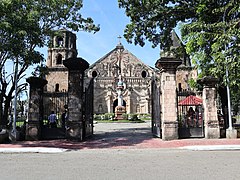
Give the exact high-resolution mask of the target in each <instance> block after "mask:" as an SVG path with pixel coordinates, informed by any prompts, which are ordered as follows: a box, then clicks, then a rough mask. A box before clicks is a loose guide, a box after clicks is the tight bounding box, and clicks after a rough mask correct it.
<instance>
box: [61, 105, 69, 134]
mask: <svg viewBox="0 0 240 180" xmlns="http://www.w3.org/2000/svg"><path fill="white" fill-rule="evenodd" d="M67 116H68V115H67V110H66V109H65V111H64V112H63V113H62V128H64V129H65V124H66V120H67Z"/></svg>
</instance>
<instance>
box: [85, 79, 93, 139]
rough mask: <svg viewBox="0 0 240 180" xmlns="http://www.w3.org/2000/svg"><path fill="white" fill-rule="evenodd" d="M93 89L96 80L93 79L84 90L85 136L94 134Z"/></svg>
mask: <svg viewBox="0 0 240 180" xmlns="http://www.w3.org/2000/svg"><path fill="white" fill-rule="evenodd" d="M93 89H94V80H93V79H91V80H90V83H89V85H88V87H87V88H85V92H84V106H83V107H84V112H83V137H84V138H85V137H88V136H91V135H92V134H93V96H94V94H93Z"/></svg>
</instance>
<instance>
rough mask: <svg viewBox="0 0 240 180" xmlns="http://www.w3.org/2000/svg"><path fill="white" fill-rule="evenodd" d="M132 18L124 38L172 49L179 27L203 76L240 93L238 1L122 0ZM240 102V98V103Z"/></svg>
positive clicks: (239, 22)
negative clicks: (216, 80) (228, 83)
mask: <svg viewBox="0 0 240 180" xmlns="http://www.w3.org/2000/svg"><path fill="white" fill-rule="evenodd" d="M118 1H119V7H120V8H124V9H125V11H126V15H127V16H128V17H130V20H131V21H130V23H129V24H128V25H127V26H126V28H125V34H124V37H125V38H126V39H127V41H128V42H130V43H132V42H134V43H135V44H139V45H141V46H144V44H145V41H150V42H152V44H153V46H155V47H156V46H157V45H159V44H160V47H161V48H162V49H169V48H170V46H171V43H172V42H171V36H170V33H171V31H172V29H173V28H176V26H177V25H179V27H180V29H181V36H182V40H183V42H184V44H185V48H186V51H187V53H188V54H189V55H190V57H191V59H192V61H193V64H195V65H196V66H197V68H198V70H199V71H200V72H201V73H200V76H206V75H211V76H215V77H218V78H219V79H220V82H222V85H226V67H227V68H228V72H229V80H230V85H231V91H232V93H233V95H234V96H236V95H237V94H239V93H240V91H239V89H240V80H239V79H240V71H239V69H240V61H239V57H240V54H239V53H240V31H239V27H240V1H238V0H214V1H213V0H192V1H186V0H139V1H136V0H118ZM239 100H240V99H239V98H238V101H239Z"/></svg>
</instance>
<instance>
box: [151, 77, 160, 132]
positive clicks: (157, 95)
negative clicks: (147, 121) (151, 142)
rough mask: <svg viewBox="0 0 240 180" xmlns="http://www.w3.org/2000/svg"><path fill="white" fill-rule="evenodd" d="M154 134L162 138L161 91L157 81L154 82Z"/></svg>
mask: <svg viewBox="0 0 240 180" xmlns="http://www.w3.org/2000/svg"><path fill="white" fill-rule="evenodd" d="M151 91H152V133H153V135H154V136H156V137H161V115H160V90H159V88H158V87H157V84H156V81H155V80H152V89H151Z"/></svg>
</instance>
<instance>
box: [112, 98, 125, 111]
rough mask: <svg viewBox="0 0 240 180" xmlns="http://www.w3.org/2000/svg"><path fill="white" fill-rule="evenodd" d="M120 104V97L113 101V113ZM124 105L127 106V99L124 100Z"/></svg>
mask: <svg viewBox="0 0 240 180" xmlns="http://www.w3.org/2000/svg"><path fill="white" fill-rule="evenodd" d="M117 105H118V99H116V100H115V101H113V113H115V108H116V106H117ZM123 106H124V107H126V101H124V100H123Z"/></svg>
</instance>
